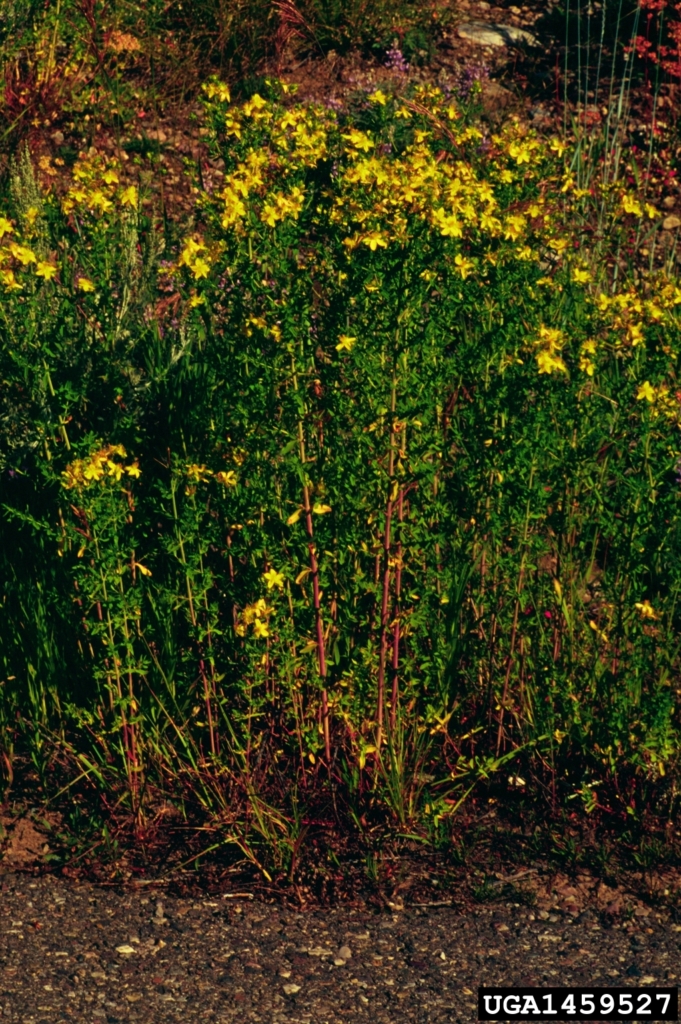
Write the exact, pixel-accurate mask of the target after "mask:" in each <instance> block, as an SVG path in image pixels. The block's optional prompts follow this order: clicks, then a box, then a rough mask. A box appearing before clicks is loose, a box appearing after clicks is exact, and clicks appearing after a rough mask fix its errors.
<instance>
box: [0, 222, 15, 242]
mask: <svg viewBox="0 0 681 1024" xmlns="http://www.w3.org/2000/svg"><path fill="white" fill-rule="evenodd" d="M13 231H14V228H13V227H12V224H11V221H8V220H7V217H0V238H4V236H5V235H11V234H12V232H13Z"/></svg>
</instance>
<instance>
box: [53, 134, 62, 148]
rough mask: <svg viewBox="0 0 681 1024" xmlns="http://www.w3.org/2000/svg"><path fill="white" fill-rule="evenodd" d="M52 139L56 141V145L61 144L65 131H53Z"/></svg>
mask: <svg viewBox="0 0 681 1024" xmlns="http://www.w3.org/2000/svg"><path fill="white" fill-rule="evenodd" d="M52 141H53V142H54V144H55V146H61V145H62V143H63V142H64V133H63V132H59V131H57V132H52Z"/></svg>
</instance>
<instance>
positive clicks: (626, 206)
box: [622, 192, 643, 217]
mask: <svg viewBox="0 0 681 1024" xmlns="http://www.w3.org/2000/svg"><path fill="white" fill-rule="evenodd" d="M622 209H623V210H624V212H625V213H632V214H633V215H634V216H635V217H642V216H643V210H642V209H641V204H640V203H639V201H638V199H637V198H636V196H632V195H629V194H628V193H627V192H625V193H624V195H623V196H622Z"/></svg>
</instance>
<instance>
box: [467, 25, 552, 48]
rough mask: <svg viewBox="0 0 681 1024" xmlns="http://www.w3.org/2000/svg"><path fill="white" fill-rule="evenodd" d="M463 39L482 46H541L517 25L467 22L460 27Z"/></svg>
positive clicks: (533, 37) (535, 38)
mask: <svg viewBox="0 0 681 1024" xmlns="http://www.w3.org/2000/svg"><path fill="white" fill-rule="evenodd" d="M457 31H458V33H459V35H460V37H461V38H462V39H467V40H468V41H469V42H471V43H478V44H479V45H480V46H532V47H537V46H539V45H540V43H539V40H538V39H537V37H536V36H533V35H532V33H531V32H527V31H526V30H525V29H523V28H516V27H515V25H494V24H491V23H490V24H488V23H487V22H486V21H466V22H463V23H462V24H461V25H459V27H458V30H457Z"/></svg>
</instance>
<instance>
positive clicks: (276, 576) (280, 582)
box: [263, 569, 284, 590]
mask: <svg viewBox="0 0 681 1024" xmlns="http://www.w3.org/2000/svg"><path fill="white" fill-rule="evenodd" d="M263 579H264V581H265V583H266V584H267V589H268V590H274V588H275V587H276V588H277V590H283V589H284V577H283V576H282V574H281V573H280V572H277V570H276V569H269V570H268V571H267V572H266V573H265V575H264V576H263Z"/></svg>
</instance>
